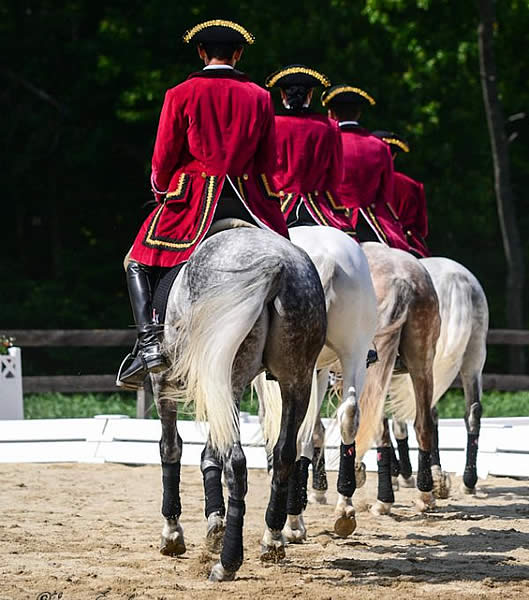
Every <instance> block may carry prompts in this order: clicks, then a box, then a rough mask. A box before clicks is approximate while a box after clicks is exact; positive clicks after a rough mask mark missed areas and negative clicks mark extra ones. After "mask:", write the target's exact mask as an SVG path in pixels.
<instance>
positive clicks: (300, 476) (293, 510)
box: [287, 456, 310, 515]
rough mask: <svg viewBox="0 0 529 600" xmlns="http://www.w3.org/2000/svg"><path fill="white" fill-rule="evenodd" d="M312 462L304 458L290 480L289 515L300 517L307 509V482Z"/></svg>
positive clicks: (297, 465) (297, 464)
mask: <svg viewBox="0 0 529 600" xmlns="http://www.w3.org/2000/svg"><path fill="white" fill-rule="evenodd" d="M309 464H310V460H309V459H308V458H306V457H305V456H302V457H301V458H300V459H299V460H298V461H297V463H296V467H295V469H294V470H293V471H292V473H291V475H290V477H289V478H288V500H287V514H289V515H300V514H301V513H302V512H303V511H304V510H305V509H306V508H307V480H308V478H309Z"/></svg>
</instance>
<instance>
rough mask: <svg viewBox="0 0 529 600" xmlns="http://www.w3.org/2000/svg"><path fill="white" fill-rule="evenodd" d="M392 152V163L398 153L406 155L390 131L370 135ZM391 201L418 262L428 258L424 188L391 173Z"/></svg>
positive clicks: (401, 142) (399, 139) (404, 147)
mask: <svg viewBox="0 0 529 600" xmlns="http://www.w3.org/2000/svg"><path fill="white" fill-rule="evenodd" d="M373 135H376V136H377V137H378V138H380V139H381V140H382V141H384V142H386V144H387V145H388V146H389V148H390V150H391V155H392V156H393V161H395V158H396V156H397V154H398V153H399V152H409V151H410V148H409V145H408V143H407V142H406V140H404V139H403V138H402V137H401V136H399V135H398V134H396V133H393V132H392V131H373ZM393 180H394V186H393V200H392V202H391V206H392V208H393V209H394V211H395V215H396V217H397V218H398V220H399V221H400V223H401V224H402V228H403V230H404V233H405V235H406V239H407V240H408V243H409V244H410V246H411V249H412V251H413V252H414V253H415V254H417V255H418V256H419V257H421V258H425V257H427V256H431V253H430V250H429V249H428V246H427V245H426V242H425V238H426V236H427V235H428V213H427V210H426V198H425V195H424V185H423V184H422V183H420V182H419V181H415V179H412V178H411V177H408V175H404V173H399V172H398V171H394V173H393Z"/></svg>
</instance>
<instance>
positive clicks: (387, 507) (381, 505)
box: [369, 500, 393, 517]
mask: <svg viewBox="0 0 529 600" xmlns="http://www.w3.org/2000/svg"><path fill="white" fill-rule="evenodd" d="M392 506H393V502H383V501H382V500H377V501H376V502H375V504H373V506H372V507H371V508H370V509H369V512H370V513H371V514H372V515H374V516H375V517H380V516H382V515H389V514H390V513H391V507H392Z"/></svg>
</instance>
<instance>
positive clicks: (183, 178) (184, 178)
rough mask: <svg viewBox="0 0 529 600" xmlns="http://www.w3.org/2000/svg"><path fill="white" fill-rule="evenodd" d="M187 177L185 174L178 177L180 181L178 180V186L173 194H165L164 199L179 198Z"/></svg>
mask: <svg viewBox="0 0 529 600" xmlns="http://www.w3.org/2000/svg"><path fill="white" fill-rule="evenodd" d="M187 179H188V176H187V175H186V174H185V173H182V174H181V175H180V179H179V180H178V186H177V188H176V190H175V191H174V192H170V193H169V194H167V196H166V198H174V197H175V196H180V195H181V194H182V192H183V189H184V184H186V183H187Z"/></svg>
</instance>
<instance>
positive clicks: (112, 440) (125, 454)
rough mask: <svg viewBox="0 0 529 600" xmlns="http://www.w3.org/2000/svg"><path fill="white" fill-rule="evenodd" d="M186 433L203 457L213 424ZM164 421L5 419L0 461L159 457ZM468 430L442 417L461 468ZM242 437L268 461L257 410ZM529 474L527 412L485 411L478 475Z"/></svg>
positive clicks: (334, 437)
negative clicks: (496, 415) (502, 413)
mask: <svg viewBox="0 0 529 600" xmlns="http://www.w3.org/2000/svg"><path fill="white" fill-rule="evenodd" d="M323 422H324V425H325V427H326V429H327V434H326V446H325V453H326V462H327V469H328V470H337V469H338V451H339V447H340V435H339V430H338V427H337V426H336V423H335V421H334V420H332V419H323ZM178 430H179V432H180V435H181V436H182V439H183V441H184V448H183V454H182V464H184V465H199V464H200V453H201V451H202V449H203V447H204V443H205V441H206V436H207V426H206V425H204V424H201V423H195V422H194V421H179V422H178ZM160 434H161V426H160V421H158V420H155V419H129V418H128V417H124V416H121V415H100V416H97V417H94V418H92V419H34V420H2V421H0V462H3V463H7V462H9V463H17V462H20V463H25V462H33V463H61V462H78V463H105V462H107V463H123V464H135V465H137V464H159V463H160V455H159V447H158V441H159V439H160ZM466 440H467V433H466V429H465V425H464V422H463V420H462V419H440V421H439V444H440V450H441V464H442V466H443V469H444V470H445V471H449V472H451V473H456V474H462V471H463V468H464V466H465V451H466ZM241 441H242V445H243V448H244V452H245V454H246V459H247V464H248V467H249V468H259V469H261V468H262V469H264V468H266V453H265V449H264V441H263V437H262V434H261V428H260V426H259V422H258V418H257V417H255V416H250V415H248V414H246V413H243V414H242V415H241ZM409 446H410V455H411V460H412V465H414V466H415V465H416V464H417V441H416V439H415V435H414V432H413V428H412V427H411V426H410V427H409ZM365 463H366V466H367V469H368V470H369V471H376V452H375V450H374V449H372V450H370V451H369V452H368V453H367V455H366V457H365ZM489 474H491V475H500V476H501V475H503V476H511V477H529V417H516V418H486V419H482V421H481V435H480V440H479V454H478V475H479V477H480V478H482V479H484V478H486V477H487V475H489Z"/></svg>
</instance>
